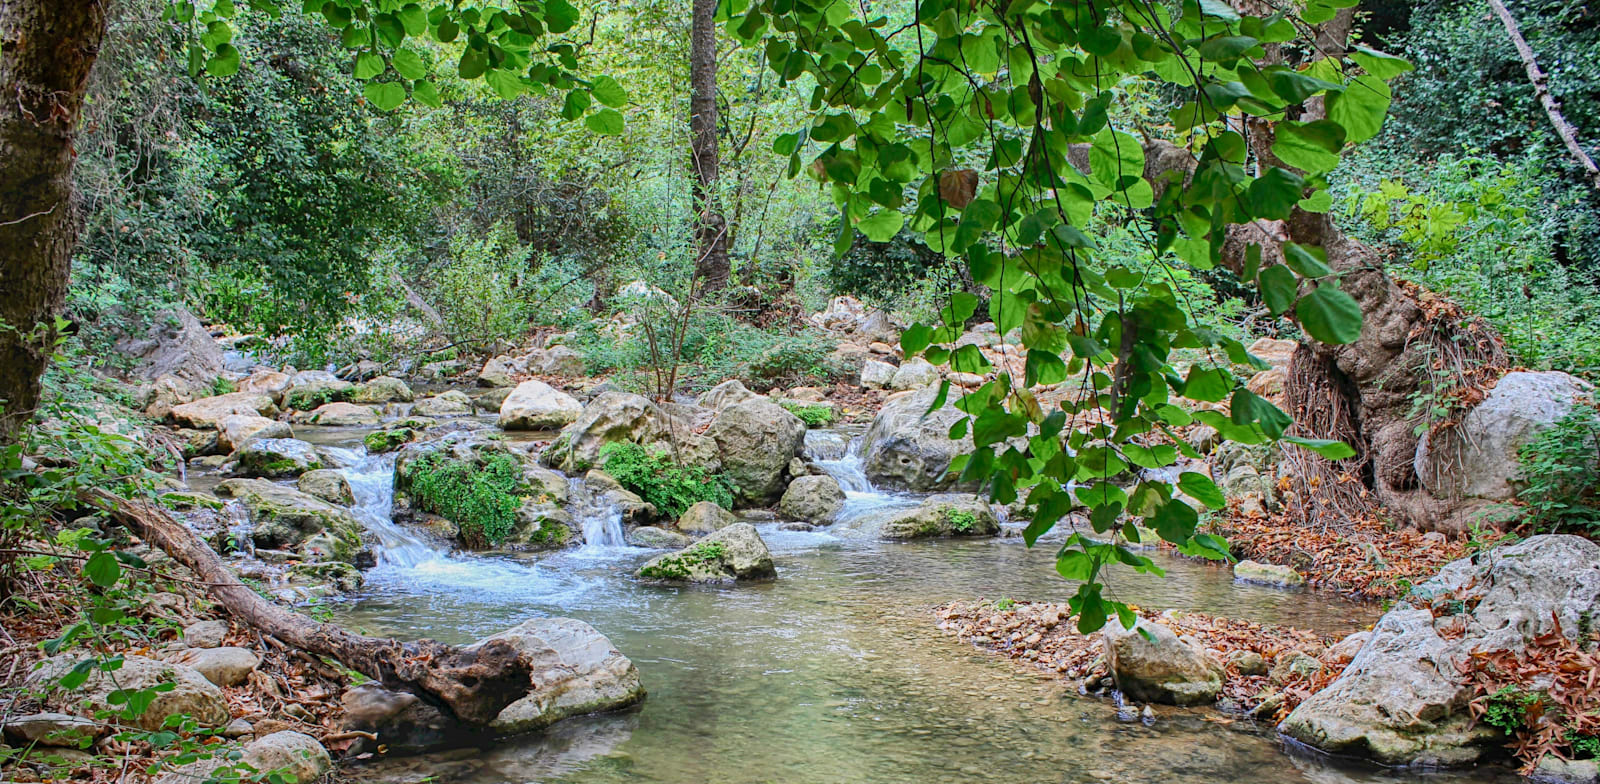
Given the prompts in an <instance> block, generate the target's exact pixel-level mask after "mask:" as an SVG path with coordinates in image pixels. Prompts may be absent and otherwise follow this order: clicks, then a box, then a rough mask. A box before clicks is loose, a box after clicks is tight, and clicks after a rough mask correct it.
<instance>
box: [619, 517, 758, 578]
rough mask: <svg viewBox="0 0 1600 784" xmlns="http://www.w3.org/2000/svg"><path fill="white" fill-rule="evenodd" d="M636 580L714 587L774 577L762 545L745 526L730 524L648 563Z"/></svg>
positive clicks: (641, 568) (749, 527)
mask: <svg viewBox="0 0 1600 784" xmlns="http://www.w3.org/2000/svg"><path fill="white" fill-rule="evenodd" d="M634 576H636V577H642V578H645V579H648V580H663V581H668V582H689V583H714V582H734V581H738V580H765V579H771V578H773V577H777V576H778V570H777V569H776V568H774V567H773V565H772V554H771V553H770V552H768V551H767V544H766V542H763V541H761V535H760V534H758V533H756V528H755V526H753V525H751V524H749V523H734V524H733V525H730V526H728V527H726V528H723V529H721V530H719V531H717V532H716V533H714V534H711V535H710V536H707V537H706V538H704V539H701V540H700V541H698V542H695V543H694V544H693V545H690V546H689V547H686V548H684V549H682V550H679V551H678V552H676V553H671V554H669V555H663V556H658V557H656V558H653V559H651V560H650V561H649V562H648V563H646V564H645V565H644V566H641V567H639V571H637V572H635V573H634Z"/></svg>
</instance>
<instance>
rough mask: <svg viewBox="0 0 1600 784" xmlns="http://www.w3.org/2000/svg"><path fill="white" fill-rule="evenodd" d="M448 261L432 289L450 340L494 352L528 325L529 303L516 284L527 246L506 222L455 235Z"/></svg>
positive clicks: (525, 267)
mask: <svg viewBox="0 0 1600 784" xmlns="http://www.w3.org/2000/svg"><path fill="white" fill-rule="evenodd" d="M450 256H451V263H449V264H447V265H445V266H444V267H443V268H442V269H440V270H439V272H438V274H437V278H436V280H435V282H434V287H433V290H434V291H435V292H436V298H437V299H438V301H439V313H440V315H442V316H443V317H444V329H445V334H446V335H447V336H448V337H449V338H450V340H451V341H452V342H453V343H459V344H466V345H469V346H472V347H475V348H478V349H480V350H483V351H487V352H490V353H493V352H495V351H497V350H498V349H499V348H500V347H501V346H503V345H505V344H508V343H511V342H514V341H515V339H516V338H518V337H520V336H521V335H522V333H523V332H524V331H525V330H526V329H527V326H528V315H529V305H528V303H527V301H525V300H524V299H523V294H522V292H521V290H520V287H519V285H518V284H519V281H520V279H521V276H522V274H523V273H524V272H525V271H526V270H527V267H528V250H527V248H525V247H522V246H519V245H518V244H517V243H516V237H515V235H514V234H512V233H511V231H510V230H509V229H508V228H507V227H505V226H503V225H502V226H496V227H495V228H494V229H492V230H491V231H490V232H489V234H488V235H486V236H484V237H481V238H472V237H469V236H466V235H458V236H457V237H456V239H455V240H453V241H452V242H451V243H450Z"/></svg>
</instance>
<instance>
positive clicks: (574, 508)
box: [569, 479, 628, 554]
mask: <svg viewBox="0 0 1600 784" xmlns="http://www.w3.org/2000/svg"><path fill="white" fill-rule="evenodd" d="M570 493H571V499H572V503H571V505H570V507H569V509H570V510H571V512H572V515H573V517H574V518H576V520H577V522H578V530H579V531H581V532H582V533H583V547H581V548H579V549H580V552H585V553H589V554H596V553H606V552H612V551H615V550H616V549H617V548H622V547H628V539H627V536H626V535H625V534H624V533H623V532H622V509H621V508H619V507H618V506H617V504H616V503H615V502H613V501H612V500H611V499H609V498H607V497H606V495H605V494H604V493H596V492H594V491H593V490H592V489H591V488H590V487H589V486H588V485H586V484H584V481H583V480H582V479H573V480H572V484H571V485H570Z"/></svg>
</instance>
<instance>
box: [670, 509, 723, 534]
mask: <svg viewBox="0 0 1600 784" xmlns="http://www.w3.org/2000/svg"><path fill="white" fill-rule="evenodd" d="M737 522H739V520H738V518H736V517H734V516H733V513H732V512H730V511H728V510H726V509H723V508H722V507H720V506H718V505H717V503H716V502H715V501H700V502H698V503H696V504H695V505H693V506H691V507H689V508H688V509H685V510H684V511H683V514H681V515H679V516H678V522H677V523H676V524H674V526H673V527H674V528H677V529H678V530H679V531H682V532H684V533H686V534H690V535H693V536H701V535H704V534H711V533H716V532H717V531H720V530H722V529H724V528H727V527H728V526H730V525H733V524H734V523H737Z"/></svg>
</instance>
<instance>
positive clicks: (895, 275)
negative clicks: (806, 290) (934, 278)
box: [828, 230, 946, 306]
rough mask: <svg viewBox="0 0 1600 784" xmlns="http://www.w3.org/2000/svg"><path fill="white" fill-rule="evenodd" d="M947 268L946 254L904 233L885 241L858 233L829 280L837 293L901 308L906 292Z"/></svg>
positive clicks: (908, 233)
mask: <svg viewBox="0 0 1600 784" xmlns="http://www.w3.org/2000/svg"><path fill="white" fill-rule="evenodd" d="M944 266H946V265H945V260H944V256H943V254H939V253H935V252H933V251H931V250H929V249H928V246H926V245H923V244H922V242H921V241H920V240H918V239H917V237H916V235H915V234H913V233H911V232H909V231H905V230H901V231H900V232H898V233H896V234H895V235H894V236H893V237H891V238H889V239H888V240H886V241H883V242H873V241H872V240H870V239H867V237H866V236H865V235H861V234H858V235H857V236H856V238H855V241H854V242H852V243H851V245H850V250H849V251H847V252H846V253H845V254H844V256H843V257H841V258H839V259H838V260H836V261H834V262H833V264H832V266H831V267H830V268H829V270H828V281H829V283H830V284H831V285H832V287H833V289H832V293H834V294H850V295H853V296H856V297H859V298H860V299H862V300H864V301H866V302H870V303H873V304H876V305H879V306H899V305H900V302H901V297H902V296H903V295H904V293H905V292H906V290H908V289H910V288H912V287H913V286H915V285H916V284H917V282H918V281H921V280H923V279H925V278H927V277H928V276H929V275H930V274H932V273H934V272H936V271H938V270H940V269H941V268H942V267H944Z"/></svg>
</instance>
